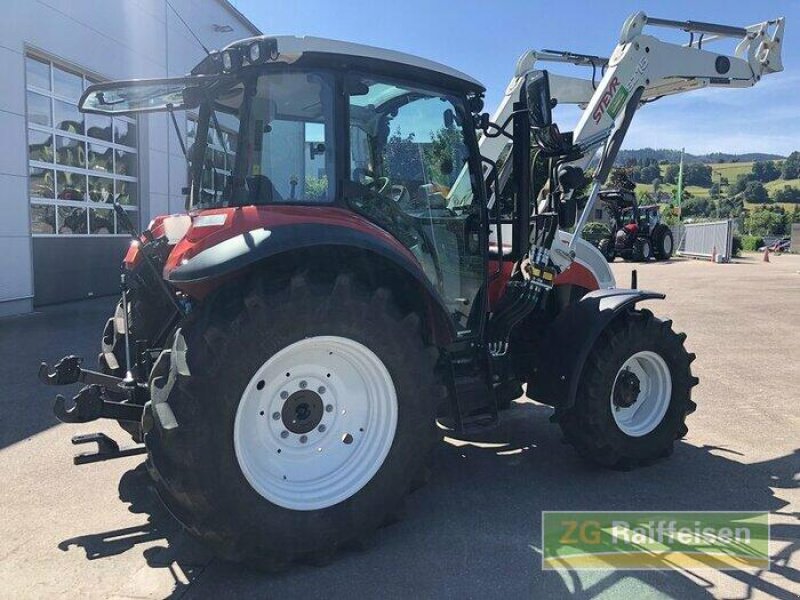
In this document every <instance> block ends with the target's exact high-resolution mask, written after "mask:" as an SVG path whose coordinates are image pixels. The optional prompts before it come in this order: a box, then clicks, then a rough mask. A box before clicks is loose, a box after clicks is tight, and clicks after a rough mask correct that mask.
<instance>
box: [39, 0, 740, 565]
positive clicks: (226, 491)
mask: <svg viewBox="0 0 800 600" xmlns="http://www.w3.org/2000/svg"><path fill="white" fill-rule="evenodd" d="M639 15H641V17H642V18H644V15H643V14H642V13H639ZM631 35H634V33H632V34H631ZM636 35H638V34H636ZM637 47H638V44H637ZM625 48H626V49H625V51H624V52H623V56H622V59H621V61H620V62H619V63H618V64H617V66H615V67H609V70H608V73H609V74H614V73H617V74H618V75H619V76H621V73H620V72H619V69H622V68H627V66H629V65H630V64H634V65H635V64H640V62H641V61H640V58H639V50H636V51H634V49H633V48H634V46H633V45H632V44H627V45H626V47H625ZM642 51H643V50H642ZM703 52H705V51H703ZM626 53H627V54H626ZM731 60H739V59H731ZM626 81H627V78H626ZM647 81H648V83H649V81H650V80H649V79H648V80H647ZM655 81H656V80H654V82H655ZM548 82H549V79H548V76H547V73H546V72H542V71H532V72H531V73H528V74H526V76H525V77H524V78H521V79H520V86H519V90H520V91H519V93H518V94H517V99H516V101H515V105H516V109H515V110H514V111H513V115H512V117H510V118H509V119H508V120H507V122H505V123H492V122H491V121H490V120H489V118H488V115H485V114H482V113H481V111H482V106H483V102H482V96H483V93H484V89H483V87H482V86H481V85H480V84H479V83H478V82H477V81H475V80H474V79H472V78H470V77H468V76H466V75H464V74H462V73H460V72H458V71H455V70H454V69H451V68H448V67H445V66H443V65H439V64H437V63H433V62H431V61H427V60H424V59H420V58H417V57H414V56H409V55H405V54H401V53H398V52H391V51H386V50H379V49H376V48H371V47H366V46H359V45H355V44H347V43H343V42H334V41H329V40H320V39H315V38H294V37H259V38H253V39H248V40H244V41H242V42H238V43H236V44H233V45H231V46H229V47H228V48H226V49H224V50H223V51H222V52H215V53H212V54H210V55H209V56H208V57H207V58H206V59H205V60H203V61H202V62H201V63H200V64H199V65H198V66H197V67H196V68H195V69H194V70H193V72H192V74H191V75H189V76H187V77H183V78H177V79H166V80H154V81H132V82H112V83H107V84H100V85H96V86H93V87H91V88H89V89H88V90H87V92H86V93H85V94H84V97H83V98H82V99H81V109H82V110H84V111H85V112H94V113H100V114H106V115H108V114H112V115H114V114H121V113H125V114H136V113H139V112H148V111H166V112H170V113H173V112H174V111H178V110H185V111H189V112H190V113H192V114H193V115H194V116H195V118H196V119H197V128H196V134H195V135H194V137H193V139H192V140H191V143H190V144H188V145H187V158H188V161H189V164H190V170H189V172H190V176H189V186H188V189H187V208H188V210H187V213H186V214H182V215H171V216H164V217H158V218H156V219H154V220H153V221H152V222H151V223H150V225H149V227H148V228H147V230H146V231H144V232H143V233H138V232H135V230H134V229H135V228H134V226H133V225H132V224H131V223H129V222H126V219H125V214H126V213H125V212H124V210H122V209H121V207H117V208H118V211H117V212H118V218H119V219H121V220H122V221H121V222H122V224H123V225H125V226H127V228H128V229H129V230H130V231H131V232H132V235H133V236H134V241H133V242H132V244H131V247H130V250H129V251H128V253H127V256H126V257H125V260H124V272H123V277H122V288H123V293H122V299H121V301H120V304H119V307H118V309H117V312H116V314H115V315H114V316H113V317H112V318H111V319H110V320H109V321H108V324H107V326H106V329H105V331H104V333H103V338H102V353H101V354H100V367H101V369H100V371H99V372H95V371H90V370H87V369H84V368H83V367H82V363H81V359H80V358H78V357H75V356H69V357H65V358H64V359H62V360H61V361H60V362H59V363H58V364H57V365H56V366H55V367H54V368H51V367H49V366H48V365H47V364H42V366H41V370H40V377H41V379H42V381H44V382H45V383H48V384H51V385H61V384H71V383H76V382H83V383H85V384H87V385H86V386H85V387H84V388H83V389H82V390H81V391H80V392H79V393H78V395H77V396H75V398H74V405H72V406H69V407H68V406H67V404H66V401H65V399H64V398H63V397H62V396H58V397H57V398H56V403H55V406H54V411H55V413H56V415H57V416H58V417H59V418H60V419H61V420H62V421H65V422H69V423H83V422H87V421H91V420H94V419H97V418H112V419H116V420H118V421H119V422H120V423H121V424H122V425H123V426H124V427H125V428H126V429H127V430H128V431H129V432H130V433H131V434H132V436H133V438H134V439H135V440H137V441H142V442H143V446H140V447H133V448H127V449H122V450H120V449H119V447H118V446H117V444H116V443H115V442H114V441H113V440H111V439H110V438H108V437H106V436H103V435H100V434H95V435H89V436H80V437H78V438H76V439H75V440H74V441H75V442H76V443H81V442H86V441H97V442H98V444H99V446H100V451H99V452H98V453H97V454H85V455H80V456H77V457H76V462H79V463H82V462H92V461H96V460H105V459H108V458H114V457H116V456H120V455H130V454H135V453H140V452H141V453H146V454H147V465H148V469H149V472H150V474H151V475H152V478H153V480H154V482H155V485H156V488H157V490H158V492H159V495H160V496H161V498H162V499H163V501H164V502H165V504H166V505H167V506H168V508H169V509H170V511H171V512H172V514H173V515H175V516H176V517H177V518H178V519H179V520H180V521H181V522H182V523H183V525H184V526H185V527H186V528H187V530H188V531H189V532H191V533H192V534H193V535H195V536H197V537H199V538H201V539H202V540H204V541H205V542H207V543H208V544H209V545H211V546H212V547H213V548H214V550H215V551H216V552H217V553H218V554H219V555H221V556H223V557H226V558H229V559H234V560H244V561H249V562H252V563H255V564H257V565H260V566H262V567H267V568H278V567H281V566H283V565H286V564H288V563H291V562H293V561H319V560H325V559H326V558H327V557H329V556H331V554H332V553H334V552H335V551H336V550H337V549H339V548H342V547H346V546H348V545H351V544H357V543H359V542H361V541H362V540H363V539H364V538H365V537H366V536H368V535H369V534H370V533H371V532H372V531H374V530H375V529H376V528H377V527H379V526H381V524H383V523H385V522H386V521H387V520H388V519H391V518H393V515H394V514H395V513H396V511H398V509H399V507H400V506H401V503H402V502H403V499H404V496H405V495H406V494H407V493H408V492H409V491H410V490H411V489H412V488H414V487H416V486H417V485H419V484H420V482H422V481H424V479H425V473H426V469H427V463H428V459H429V457H430V455H431V451H432V449H433V447H434V444H436V442H437V441H438V440H440V439H441V437H442V434H443V431H445V430H448V429H449V430H454V431H455V432H461V431H464V430H465V429H467V428H474V427H480V426H486V425H490V424H491V423H493V422H495V421H496V420H497V418H498V413H499V412H500V411H501V410H503V409H504V408H507V407H508V406H509V404H510V402H511V401H512V400H513V399H515V398H517V397H519V396H520V395H522V394H523V385H526V386H527V389H526V390H525V393H526V394H527V395H528V396H529V397H531V398H535V399H536V400H538V401H540V402H544V403H546V404H549V405H551V406H553V407H554V419H555V421H557V422H558V424H559V425H560V427H561V428H562V430H563V432H564V434H565V436H566V439H567V441H569V443H571V444H572V445H573V446H574V448H575V449H576V450H577V452H578V453H579V454H580V455H582V456H584V457H585V458H586V459H588V460H591V461H593V462H595V463H598V464H600V465H603V466H607V467H617V468H619V467H623V468H628V467H633V466H636V465H639V464H644V463H647V462H650V461H652V460H654V459H658V458H660V457H663V456H667V455H668V454H670V452H671V450H672V447H673V443H674V442H675V440H676V439H679V438H681V437H682V436H683V435H684V434H685V433H686V426H685V425H684V419H685V417H686V415H687V414H689V413H691V412H692V411H693V410H694V409H695V404H694V402H692V400H691V390H692V387H693V386H694V385H696V384H697V379H696V378H695V377H694V376H693V375H692V371H691V366H690V364H691V362H692V360H693V359H694V356H693V355H692V354H689V353H687V352H686V350H685V349H684V345H683V342H684V340H685V335H683V334H677V333H675V332H674V331H673V329H672V326H671V322H670V321H663V320H660V319H658V318H656V317H654V316H653V314H652V313H651V312H650V311H648V310H644V309H639V308H637V307H636V304H637V303H638V302H640V301H642V300H652V299H659V298H663V294H659V293H655V292H646V291H641V290H637V289H616V288H614V287H609V286H613V279H611V283H610V284H609V283H608V279H607V278H606V277H605V276H602V277H595V276H594V275H593V271H592V264H599V265H601V266H600V267H598V269H600V270H602V269H605V270H606V271H607V266H606V264H605V262H604V261H603V259H602V256H601V255H600V254H599V253H598V252H597V251H596V250H594V249H591V250H585V248H584V247H583V246H580V248H582V250H580V252H584V251H586V252H588V253H589V254H587V255H586V260H584V259H582V258H581V254H580V252H579V253H578V254H577V255H576V254H575V253H574V252H572V251H571V247H572V246H573V245H574V244H575V243H576V240H574V239H573V238H571V237H570V236H569V235H568V234H565V233H564V232H562V231H559V229H558V228H559V223H560V222H561V221H562V220H563V219H564V214H565V212H568V211H565V210H564V206H565V205H566V206H569V205H570V204H569V202H568V200H569V197H570V195H571V192H572V191H573V190H569V189H567V186H568V185H569V182H570V181H571V180H572V179H574V178H572V179H571V178H570V177H568V176H565V171H564V168H563V167H565V165H567V164H568V163H569V162H571V161H574V160H576V158H579V157H581V156H582V155H583V154H584V153H586V152H589V151H591V152H593V151H594V150H595V149H596V146H595V147H594V148H592V147H591V146H588V147H587V146H585V145H583V144H582V143H581V139H582V138H581V136H580V135H579V134H578V133H577V132H576V134H575V135H574V136H573V135H569V134H561V133H559V131H558V128H557V127H556V126H555V125H554V124H553V123H552V122H551V117H550V108H551V105H552V103H551V97H550V93H549V90H548ZM644 86H645V79H644V75H643V76H642V78H641V83H640V84H638V85H637V86H636V87H634V88H633V89H632V90H631V95H630V98H629V100H628V101H627V102H626V103H625V104H624V105H621V106H619V107H618V113H617V114H619V118H617V117H616V115H611V114H607V115H606V116H605V117H603V124H602V125H603V127H605V129H606V130H607V144H608V147H607V149H606V153H605V154H606V156H605V158H604V160H603V161H602V162H601V164H600V166H599V168H598V170H597V171H596V172H595V181H600V182H602V181H603V180H605V177H606V176H607V175H608V170H609V169H610V167H611V164H613V161H614V155H615V154H616V151H617V149H618V143H617V142H618V141H621V136H617V135H615V134H614V132H615V131H618V130H624V128H626V127H627V124H626V123H627V122H629V121H630V116H631V115H632V114H633V111H634V110H635V109H636V107H637V106H638V105H639V102H640V100H641V95H642V91H643V89H644ZM603 88H604V86H603V85H600V86H598V88H597V94H596V96H597V98H596V100H593V101H592V104H590V106H589V108H588V109H587V110H589V111H592V110H595V108H593V106H595V105H596V104H597V103H602V102H605V101H604V100H603V98H602V94H603ZM608 112H609V113H610V112H611V111H610V110H609V111H608ZM478 132H481V135H483V136H488V137H491V136H504V137H506V138H507V139H508V140H509V141H510V142H513V150H512V151H511V156H510V157H509V160H510V161H512V163H513V167H514V168H513V174H512V175H510V176H511V177H513V179H512V180H511V181H512V184H511V185H510V186H509V185H506V186H505V188H504V189H506V190H509V192H508V193H510V194H512V200H513V204H514V207H515V209H514V211H513V212H514V215H515V217H514V219H513V223H512V224H511V225H512V230H513V236H512V240H511V244H510V245H507V244H504V243H503V240H502V229H503V228H502V227H501V226H500V225H501V224H502V222H501V221H502V217H501V210H500V208H499V207H500V204H501V203H500V202H494V199H495V198H496V197H497V196H498V195H499V192H500V189H501V186H500V184H499V177H498V170H499V169H498V166H499V165H497V164H492V163H493V161H492V160H491V159H489V158H487V157H486V156H485V155H483V156H482V154H481V152H479V138H478ZM532 132H533V133H534V136H533V137H532V136H531V133H532ZM595 137H597V136H596V135H595ZM532 142H533V144H534V146H533V148H532ZM182 143H183V142H182ZM532 150H533V152H536V153H539V154H540V155H541V156H542V157H547V159H548V161H549V162H550V164H551V165H552V172H551V177H550V180H549V182H548V189H549V190H551V191H550V192H549V193H546V194H539V197H540V199H541V200H542V202H539V203H538V205H537V206H536V207H534V206H533V204H534V203H533V199H534V198H535V197H536V193H537V191H538V190H531V189H530V182H531V172H530V168H531V163H532ZM506 173H507V172H506ZM590 204H591V203H590ZM572 206H574V203H573V205H572ZM590 210H591V206H590V205H589V206H587V208H586V209H585V211H590ZM573 217H574V214H573ZM573 220H574V218H573ZM490 228H492V229H494V231H495V234H496V235H497V236H498V237H499V238H501V239H496V240H495V242H494V243H490ZM571 240H572V241H571ZM587 245H588V244H587ZM592 253H594V254H592ZM601 280H602V282H603V285H604V286H605V287H603V288H601Z"/></svg>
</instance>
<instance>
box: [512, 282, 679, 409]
mask: <svg viewBox="0 0 800 600" xmlns="http://www.w3.org/2000/svg"><path fill="white" fill-rule="evenodd" d="M665 297H666V296H665V294H661V293H658V292H648V291H644V290H628V289H611V290H596V291H593V292H589V293H588V294H586V295H585V296H583V297H582V298H581V299H580V300H579V301H577V302H575V303H574V304H570V305H569V306H567V307H566V308H565V309H564V310H563V311H562V312H561V313H560V314H559V315H558V316H557V317H556V318H555V319H554V320H553V322H552V324H551V325H550V326H549V327H548V331H547V333H546V335H545V336H544V339H543V340H542V343H541V349H542V351H540V352H539V353H538V354H539V360H536V361H535V362H536V363H538V364H536V367H535V368H534V369H533V372H532V373H531V375H529V376H528V387H527V390H528V391H527V393H526V395H527V396H528V397H529V398H532V399H535V400H538V401H540V402H545V403H546V404H550V405H551V406H555V407H557V408H568V407H570V406H572V405H573V404H574V403H575V397H576V396H577V393H578V382H579V381H580V378H581V374H582V372H583V369H584V366H585V365H586V360H587V358H588V357H589V353H590V352H591V350H592V348H594V346H595V343H596V342H597V340H598V338H599V337H600V335H601V334H602V333H603V331H604V330H605V329H606V327H608V326H609V325H610V324H611V322H612V321H613V320H614V319H615V318H616V317H617V316H618V315H620V314H621V313H622V312H623V311H624V310H625V309H627V308H630V307H632V306H634V305H635V304H636V303H637V302H641V301H642V300H663V299H664V298H665Z"/></svg>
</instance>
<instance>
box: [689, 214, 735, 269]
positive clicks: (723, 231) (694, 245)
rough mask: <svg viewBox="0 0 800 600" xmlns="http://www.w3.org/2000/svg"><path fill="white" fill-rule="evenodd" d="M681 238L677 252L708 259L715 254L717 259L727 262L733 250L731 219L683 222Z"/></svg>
mask: <svg viewBox="0 0 800 600" xmlns="http://www.w3.org/2000/svg"><path fill="white" fill-rule="evenodd" d="M681 238H682V243H681V244H680V246H679V248H678V254H681V255H683V256H692V257H695V258H708V259H711V257H712V256H713V255H714V254H716V255H717V257H718V260H720V261H722V262H728V261H730V259H731V254H732V252H733V221H732V220H730V219H728V220H726V221H713V222H710V223H684V224H683V231H682V236H681Z"/></svg>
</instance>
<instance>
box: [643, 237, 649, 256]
mask: <svg viewBox="0 0 800 600" xmlns="http://www.w3.org/2000/svg"><path fill="white" fill-rule="evenodd" d="M642 254H643V255H644V258H647V257H648V256H650V242H648V241H647V240H645V241H644V243H643V244H642Z"/></svg>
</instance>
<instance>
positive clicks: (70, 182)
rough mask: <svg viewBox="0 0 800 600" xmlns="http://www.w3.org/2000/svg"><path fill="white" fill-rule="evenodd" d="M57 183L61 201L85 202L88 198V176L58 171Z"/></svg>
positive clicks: (58, 195) (58, 196)
mask: <svg viewBox="0 0 800 600" xmlns="http://www.w3.org/2000/svg"><path fill="white" fill-rule="evenodd" d="M56 182H57V187H56V192H57V198H58V199H59V200H84V199H85V198H86V175H79V174H77V173H67V172H66V171H56ZM59 223H60V221H59Z"/></svg>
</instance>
